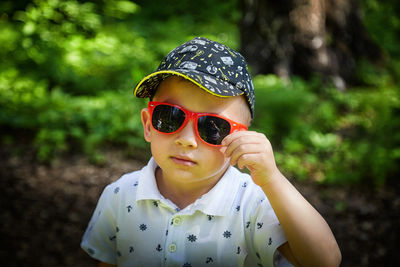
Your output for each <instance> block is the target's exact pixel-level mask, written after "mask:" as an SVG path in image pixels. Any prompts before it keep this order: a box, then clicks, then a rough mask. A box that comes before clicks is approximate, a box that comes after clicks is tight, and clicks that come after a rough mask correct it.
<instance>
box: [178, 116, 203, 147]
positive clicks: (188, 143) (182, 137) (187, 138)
mask: <svg viewBox="0 0 400 267" xmlns="http://www.w3.org/2000/svg"><path fill="white" fill-rule="evenodd" d="M175 144H177V145H180V146H184V147H190V148H197V145H198V144H197V135H196V133H195V127H194V121H193V120H190V121H188V123H187V124H186V125H185V127H183V129H181V130H180V131H179V132H178V133H176V139H175Z"/></svg>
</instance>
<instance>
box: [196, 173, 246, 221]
mask: <svg viewBox="0 0 400 267" xmlns="http://www.w3.org/2000/svg"><path fill="white" fill-rule="evenodd" d="M236 172H239V171H238V170H237V169H235V168H234V167H231V166H229V168H228V169H227V171H226V172H225V174H224V175H223V176H222V178H221V179H220V180H219V182H218V183H217V184H216V185H215V186H214V187H213V188H212V189H211V190H210V191H209V192H208V193H206V194H204V195H203V196H201V197H200V198H199V199H197V200H196V201H195V202H194V203H193V207H192V209H194V210H199V211H201V212H203V213H205V214H207V215H213V216H225V215H227V214H228V213H229V212H230V210H231V209H232V206H233V202H234V200H235V197H236V193H237V190H238V188H239V179H237V177H235V176H237V173H236Z"/></svg>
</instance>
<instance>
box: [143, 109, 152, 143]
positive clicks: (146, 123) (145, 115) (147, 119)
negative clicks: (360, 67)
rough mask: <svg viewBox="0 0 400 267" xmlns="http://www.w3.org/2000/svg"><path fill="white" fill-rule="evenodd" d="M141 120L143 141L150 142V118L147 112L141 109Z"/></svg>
mask: <svg viewBox="0 0 400 267" xmlns="http://www.w3.org/2000/svg"><path fill="white" fill-rule="evenodd" d="M141 118H142V124H143V133H144V139H145V140H146V141H147V142H151V118H150V113H149V110H148V109H147V108H144V109H142V112H141Z"/></svg>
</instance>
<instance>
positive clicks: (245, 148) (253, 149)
mask: <svg viewBox="0 0 400 267" xmlns="http://www.w3.org/2000/svg"><path fill="white" fill-rule="evenodd" d="M264 150H265V149H264V147H263V146H262V145H260V144H259V143H254V144H240V145H239V146H237V147H236V148H235V150H233V151H232V153H231V155H230V158H231V159H230V163H231V165H235V164H237V162H238V159H239V158H240V157H242V156H243V155H246V154H254V153H262V152H263V151H264Z"/></svg>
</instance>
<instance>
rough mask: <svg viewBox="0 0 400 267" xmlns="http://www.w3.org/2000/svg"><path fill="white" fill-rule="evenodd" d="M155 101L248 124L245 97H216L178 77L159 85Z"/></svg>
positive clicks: (168, 79)
mask: <svg viewBox="0 0 400 267" xmlns="http://www.w3.org/2000/svg"><path fill="white" fill-rule="evenodd" d="M153 100H154V101H159V102H168V103H171V104H176V105H180V106H182V107H184V108H187V109H189V110H191V111H194V112H208V113H215V114H219V115H222V116H225V117H227V118H229V119H232V120H234V121H237V122H241V123H243V124H246V123H247V121H246V119H245V118H243V110H244V109H243V107H245V108H247V103H246V100H245V98H244V97H243V96H236V97H219V96H215V95H212V94H211V93H208V92H206V91H205V90H203V89H202V88H200V87H199V86H197V85H196V84H194V83H192V82H190V81H188V80H186V79H184V78H181V77H177V76H171V77H168V78H167V79H165V80H164V81H163V82H162V83H161V84H160V85H159V87H158V89H157V92H156V94H155V96H154V98H153ZM247 109H248V108H247ZM248 113H250V111H249V112H248Z"/></svg>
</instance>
